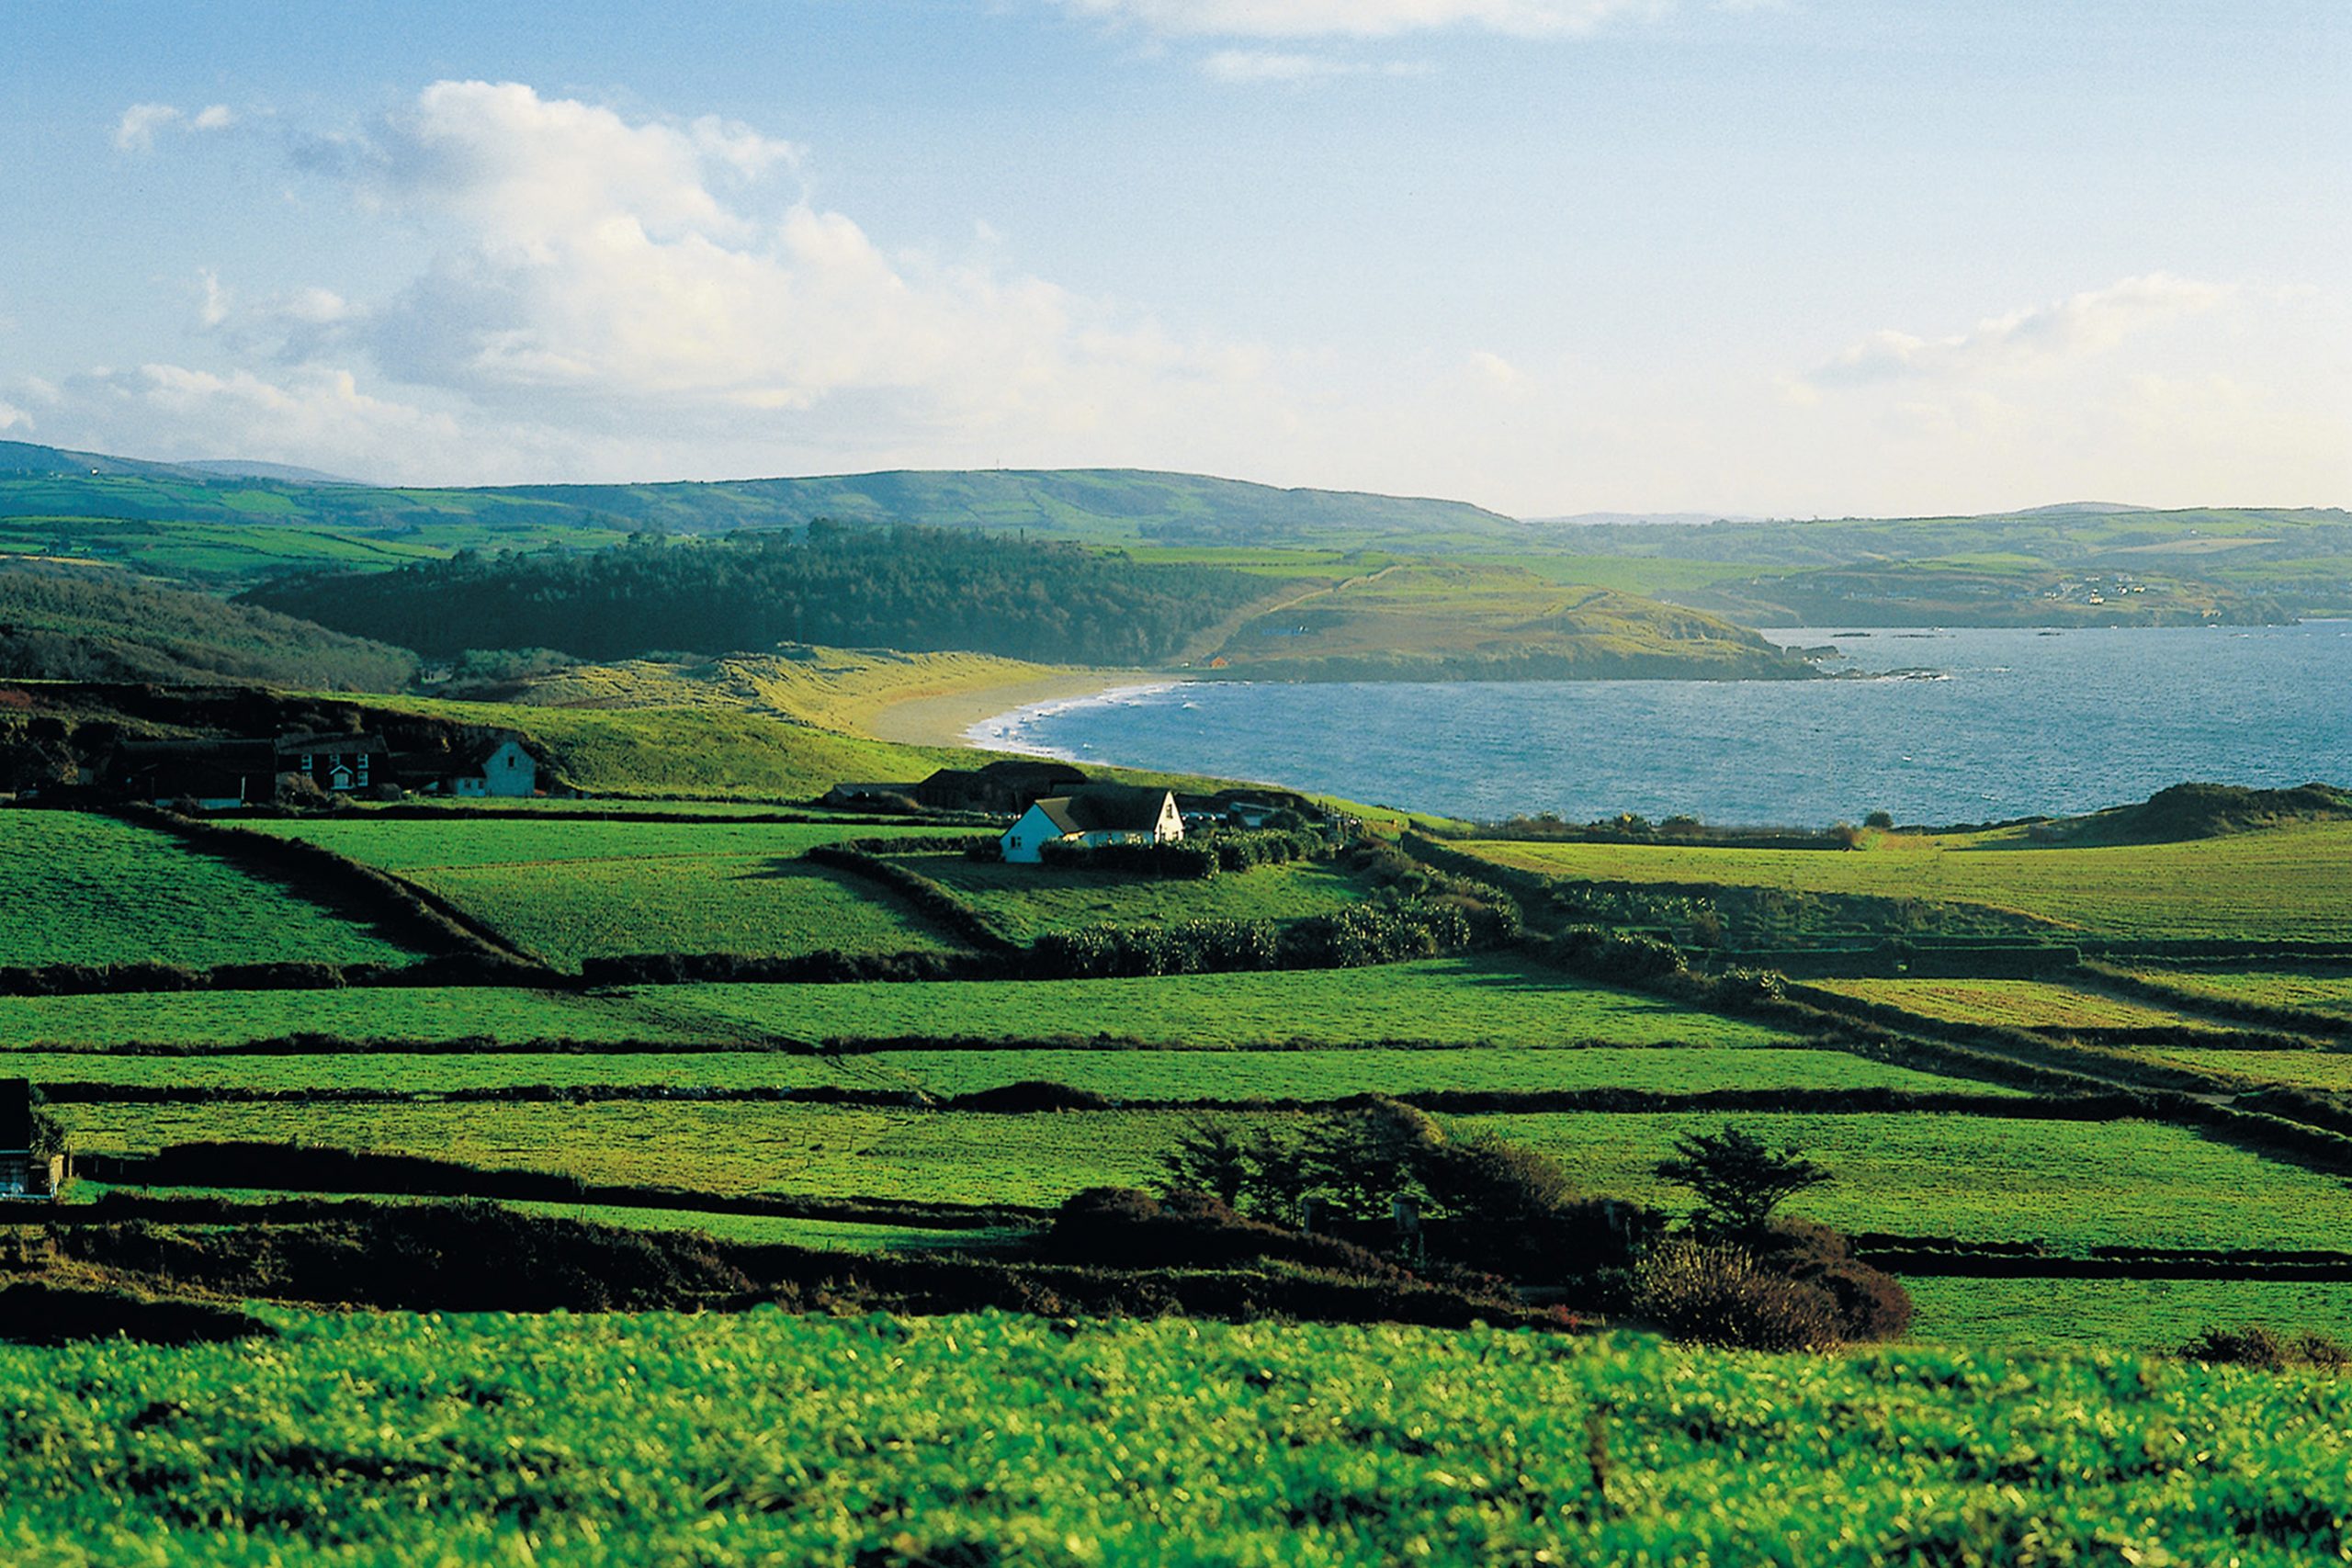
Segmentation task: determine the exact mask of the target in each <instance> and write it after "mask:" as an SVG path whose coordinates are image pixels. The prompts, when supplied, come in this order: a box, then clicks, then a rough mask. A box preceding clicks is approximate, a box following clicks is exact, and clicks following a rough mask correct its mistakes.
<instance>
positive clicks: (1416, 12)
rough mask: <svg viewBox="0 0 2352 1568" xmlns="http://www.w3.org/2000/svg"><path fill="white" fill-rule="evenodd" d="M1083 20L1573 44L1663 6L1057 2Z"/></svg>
mask: <svg viewBox="0 0 2352 1568" xmlns="http://www.w3.org/2000/svg"><path fill="white" fill-rule="evenodd" d="M1060 3H1061V5H1062V6H1063V8H1064V9H1066V10H1069V11H1071V12H1074V13H1076V14H1078V15H1080V16H1082V17H1101V18H1103V19H1104V20H1107V21H1118V22H1126V23H1131V24H1133V25H1135V26H1138V27H1141V28H1146V29H1148V30H1149V31H1151V32H1154V33H1158V34H1160V35H1163V36H1168V37H1194V38H1261V39H1311V38H1356V39H1380V38H1395V37H1397V36H1398V35H1400V34H1405V33H1413V32H1424V31H1430V30H1434V29H1439V28H1464V29H1476V30H1481V31H1486V32H1496V33H1503V34H1507V35H1510V36H1512V37H1517V38H1558V37H1575V36H1578V35H1581V34H1585V33H1589V32H1591V31H1593V30H1595V29H1596V28H1600V27H1601V26H1602V25H1603V24H1605V23H1607V22H1610V21H1612V20H1614V19H1616V18H1617V17H1623V16H1629V15H1630V16H1655V15H1657V14H1658V13H1660V12H1662V11H1664V10H1665V9H1667V8H1668V6H1667V0H1060Z"/></svg>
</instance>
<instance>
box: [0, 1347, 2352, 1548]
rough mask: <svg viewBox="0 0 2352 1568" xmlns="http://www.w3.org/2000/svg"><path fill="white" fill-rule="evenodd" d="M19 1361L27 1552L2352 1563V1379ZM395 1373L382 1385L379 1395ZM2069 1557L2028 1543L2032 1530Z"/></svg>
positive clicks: (445, 1358)
mask: <svg viewBox="0 0 2352 1568" xmlns="http://www.w3.org/2000/svg"><path fill="white" fill-rule="evenodd" d="M268 1316H269V1320H270V1322H271V1323H272V1324H274V1325H276V1326H277V1329H278V1332H279V1334H280V1336H281V1337H279V1338H278V1339H277V1340H276V1341H274V1342H270V1343H266V1344H246V1345H227V1346H210V1347H198V1348H180V1349H173V1348H158V1347H150V1346H138V1345H130V1344H127V1343H123V1342H120V1341H115V1342H111V1343H107V1342H101V1343H97V1344H85V1345H75V1346H69V1347H64V1348H6V1349H5V1350H0V1377H5V1378H6V1382H7V1384H8V1386H9V1387H10V1388H11V1389H12V1390H14V1391H15V1392H14V1393H12V1395H11V1398H10V1400H9V1402H8V1404H7V1406H6V1409H5V1410H0V1442H6V1444H7V1445H8V1447H9V1450H10V1451H12V1452H15V1453H17V1454H19V1455H23V1456H28V1459H29V1456H39V1462H29V1461H28V1462H19V1463H17V1464H12V1465H9V1466H7V1467H5V1469H0V1530H5V1531H6V1536H5V1538H0V1539H5V1540H6V1546H7V1551H8V1554H9V1555H11V1556H12V1557H14V1558H15V1559H16V1560H17V1561H19V1562H26V1563H28V1564H37V1565H40V1568H49V1565H51V1564H61V1565H62V1564H64V1563H68V1562H71V1563H95V1562H123V1563H130V1562H139V1563H164V1562H170V1563H175V1564H187V1565H190V1568H226V1565H230V1564H235V1565H237V1568H248V1565H255V1564H260V1563H264V1562H311V1561H332V1562H339V1563H344V1564H347V1565H349V1568H393V1565H395V1564H398V1565H401V1568H408V1565H421V1564H440V1563H451V1564H454V1563H460V1562H464V1563H492V1562H497V1563H531V1562H548V1563H553V1562H566V1563H579V1564H609V1565H634V1564H639V1563H653V1562H662V1563H686V1562H701V1563H730V1564H732V1563H741V1564H749V1563H779V1564H781V1563H787V1562H789V1563H810V1564H824V1565H832V1568H849V1565H851V1564H854V1563H863V1564H870V1565H875V1568H880V1565H884V1564H903V1565H913V1564H921V1563H931V1564H943V1565H944V1564H975V1565H977V1564H983V1563H1002V1564H1012V1563H1036V1564H1051V1565H1053V1568H1080V1565H1085V1564H1103V1565H1106V1568H1107V1565H1117V1568H1126V1565H1145V1564H1152V1565H1157V1564H1162V1563H1179V1562H1181V1563H1196V1564H1209V1563H1229V1564H1267V1565H1271V1564H1283V1565H1285V1568H1338V1565H1341V1564H1345V1565H1350V1568H1358V1565H1370V1564H1385V1563H1395V1562H1416V1561H1421V1560H1424V1559H1428V1560H1431V1561H1441V1562H1494V1563H1502V1562H1538V1563H1540V1562H1576V1563H1589V1564H1595V1565H1613V1564H1625V1565H1632V1564H1641V1565H1644V1568H1702V1565H1720V1564H1727V1563H1743V1564H1745V1563H1758V1564H1763V1563H1770V1564H1778V1565H1781V1568H1796V1565H1803V1568H1876V1565H1878V1564H1883V1563H1897V1562H1901V1563H1914V1564H1927V1563H1951V1564H1962V1563H1982V1564H1992V1563H2012V1562H2016V1563H2023V1562H2050V1563H2055V1562H2084V1563H2089V1562H2119V1563H2180V1564H2188V1563H2223V1562H2227V1563H2233V1564H2237V1565H2239V1568H2290V1565H2301V1564H2308V1563H2312V1562H2319V1561H2323V1560H2335V1558H2337V1557H2338V1556H2339V1555H2340V1554H2341V1553H2342V1551H2343V1550H2344V1547H2345V1543H2346V1529H2347V1518H2346V1483H2345V1476H2346V1472H2347V1470H2352V1384H2347V1383H2346V1382H2342V1381H2340V1380H2330V1379H2327V1378H2324V1377H2322V1376H2318V1375H2315V1374H2310V1373H2301V1374H2271V1373H2262V1372H2251V1371H2237V1370H2233V1369H2226V1368H2217V1369H2203V1368H2197V1367H2184V1366H2177V1365H2171V1364H2167V1363H2164V1362H2157V1361H2141V1360H2138V1359H2131V1358H2128V1357H2110V1356H2101V1357H2089V1356H2082V1357H2074V1358H2063V1359H2062V1358H2043V1357H2018V1356H2009V1355H2003V1354H1998V1353H1993V1352H1971V1351H1966V1350H1938V1349H1903V1350H1894V1351H1885V1352H1880V1353H1876V1354H1871V1355H1865V1356H1853V1357H1843V1358H1809V1357H1762V1356H1752V1355H1728V1354H1724V1353H1719V1352H1717V1353H1709V1352H1700V1351H1686V1350H1678V1349H1674V1348H1668V1347H1665V1346H1662V1345H1659V1344H1657V1342H1655V1341H1648V1340H1639V1339H1632V1338H1622V1337H1611V1338H1584V1337H1571V1336H1546V1335H1534V1334H1528V1333H1501V1332H1495V1331H1491V1330H1484V1329H1478V1330H1469V1331H1456V1332H1445V1331H1438V1330H1426V1329H1407V1328H1397V1327H1389V1326H1373V1327H1341V1326H1323V1325H1221V1324H1214V1323H1199V1324H1196V1323H1188V1322H1184V1321H1181V1320H1172V1319H1170V1320H1160V1321H1156V1322H1111V1323H1091V1322H1069V1323H1054V1322H1046V1321H1042V1320H1039V1319H1036V1318H1027V1317H1018V1316H1006V1315H1000V1314H981V1315H964V1316H956V1317H942V1318H928V1319H895V1318H888V1317H882V1316H870V1317H863V1318H849V1319H833V1318H825V1317H815V1316H812V1317H799V1316H789V1315H786V1314H782V1313H779V1312H776V1311H775V1310H773V1309H767V1310H761V1311H756V1312H752V1313H748V1314H704V1315H699V1316H693V1317H684V1316H677V1315H673V1314H645V1315H624V1314H609V1315H594V1316H588V1317H582V1318H570V1317H558V1318H527V1317H526V1318H515V1317H508V1316H465V1315H458V1314H435V1315H430V1316H412V1315H405V1314H383V1315H379V1314H350V1315H341V1314H334V1315H331V1314H304V1313H295V1312H290V1311H282V1310H276V1309H272V1310H271V1311H270V1312H269V1314H268ZM355 1391H364V1394H363V1395H356V1394H355ZM2025 1543H2031V1544H2030V1555H2028V1553H2027V1551H2026V1550H2025Z"/></svg>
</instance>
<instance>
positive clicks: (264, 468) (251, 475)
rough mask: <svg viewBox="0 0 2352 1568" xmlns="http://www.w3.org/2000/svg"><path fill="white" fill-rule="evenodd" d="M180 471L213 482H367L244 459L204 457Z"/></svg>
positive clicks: (356, 483) (317, 483) (310, 469)
mask: <svg viewBox="0 0 2352 1568" xmlns="http://www.w3.org/2000/svg"><path fill="white" fill-rule="evenodd" d="M179 467H181V468H186V469H187V470H189V471H190V472H192V473H198V474H208V475H210V476H211V477H212V478H214V479H284V480H286V481H287V482H288V483H289V484H298V485H365V484H367V482H368V481H367V480H366V479H345V478H344V477H343V476H341V475H339V474H322V473H321V472H319V470H318V469H316V468H296V467H295V466H294V465H293V464H291V463H256V462H253V461H251V460H249V459H247V458H243V457H206V458H202V459H199V460H195V461H190V462H186V463H182V464H180V465H179Z"/></svg>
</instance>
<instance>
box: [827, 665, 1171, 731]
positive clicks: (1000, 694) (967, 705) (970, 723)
mask: <svg viewBox="0 0 2352 1568" xmlns="http://www.w3.org/2000/svg"><path fill="white" fill-rule="evenodd" d="M1179 679H1182V677H1181V676H1177V675H1171V674H1168V673H1164V672H1161V671H1151V670H1070V671H1064V672H1062V673H1060V674H1057V675H1043V676H1038V677H1037V678H1035V679H1034V680H1027V681H1013V682H1001V683H992V684H989V685H985V686H974V687H971V688H969V689H968V690H966V691H961V692H945V693H936V694H929V695H924V696H911V697H903V698H900V699H899V700H898V701H896V702H891V703H888V704H885V705H882V706H880V707H878V708H876V709H875V710H874V711H873V712H872V713H871V714H869V715H867V716H866V718H865V724H864V726H863V727H862V728H864V729H865V732H866V733H867V734H868V735H871V736H873V737H874V739H876V740H891V741H896V742H898V743H899V744H900V745H905V746H954V747H960V748H967V749H977V748H979V747H981V746H982V744H983V743H982V742H981V741H979V740H978V739H974V738H973V735H972V733H971V732H972V731H973V730H974V729H976V728H978V727H979V726H981V725H983V724H985V723H987V722H988V721H989V719H991V718H994V717H996V716H999V715H1000V714H1008V713H1012V712H1013V711H1014V710H1016V709H1019V708H1025V707H1029V706H1031V705H1035V704H1037V703H1052V702H1069V701H1074V700H1077V699H1079V698H1083V697H1099V696H1101V695H1103V694H1104V693H1105V692H1115V691H1117V690H1119V689H1120V688H1121V687H1123V686H1136V685H1145V684H1154V685H1156V684H1159V683H1162V682H1169V681H1173V680H1179Z"/></svg>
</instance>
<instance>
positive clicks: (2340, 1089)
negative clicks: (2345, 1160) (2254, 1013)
mask: <svg viewBox="0 0 2352 1568" xmlns="http://www.w3.org/2000/svg"><path fill="white" fill-rule="evenodd" d="M2138 1055H2143V1056H2146V1057H2148V1058H2149V1059H2151V1060H2152V1061H2158V1062H2169V1063H2172V1064H2173V1065H2175V1066H2183V1067H2188V1068H2191V1069H2193V1070H2195V1071H2197V1072H2200V1073H2236V1074H2238V1075H2240V1076H2242V1077H2249V1078H2253V1079H2255V1080H2256V1082H2259V1083H2269V1084H2280V1085H2284V1086H2285V1087H2287V1088H2290V1089H2331V1090H2334V1091H2335V1093H2338V1094H2352V1052H2345V1051H2203V1050H2191V1051H2177V1050H2164V1049H2156V1048H2150V1049H2145V1050H2143V1051H2141V1052H2139V1053H2138ZM2345 1239H2346V1243H2347V1245H2352V1225H2347V1226H2346V1237H2345Z"/></svg>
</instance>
